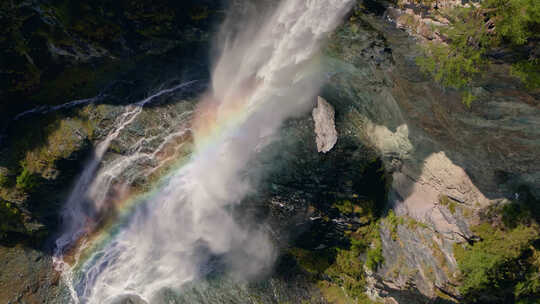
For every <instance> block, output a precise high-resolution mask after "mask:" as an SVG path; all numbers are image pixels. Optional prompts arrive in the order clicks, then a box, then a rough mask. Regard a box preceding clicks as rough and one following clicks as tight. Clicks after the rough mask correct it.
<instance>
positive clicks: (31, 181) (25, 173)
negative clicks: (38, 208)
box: [16, 166, 38, 192]
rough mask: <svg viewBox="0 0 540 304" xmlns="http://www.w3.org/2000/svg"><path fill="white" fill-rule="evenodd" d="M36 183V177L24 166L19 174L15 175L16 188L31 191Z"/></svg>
mask: <svg viewBox="0 0 540 304" xmlns="http://www.w3.org/2000/svg"><path fill="white" fill-rule="evenodd" d="M37 185H38V181H37V177H36V176H35V175H34V174H33V173H32V172H30V170H28V168H27V167H26V166H23V169H22V172H21V174H19V176H17V184H16V186H17V189H21V190H24V191H28V192H29V191H32V190H33V189H34V188H35V187H36V186H37Z"/></svg>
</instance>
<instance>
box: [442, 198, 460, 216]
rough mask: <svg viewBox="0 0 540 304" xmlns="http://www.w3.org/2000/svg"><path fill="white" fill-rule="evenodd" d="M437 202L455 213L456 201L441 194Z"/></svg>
mask: <svg viewBox="0 0 540 304" xmlns="http://www.w3.org/2000/svg"><path fill="white" fill-rule="evenodd" d="M439 203H440V204H441V205H443V206H445V207H446V208H448V210H450V213H452V214H455V213H456V208H457V203H456V202H455V201H454V200H453V199H451V198H449V197H448V196H446V195H441V197H440V198H439Z"/></svg>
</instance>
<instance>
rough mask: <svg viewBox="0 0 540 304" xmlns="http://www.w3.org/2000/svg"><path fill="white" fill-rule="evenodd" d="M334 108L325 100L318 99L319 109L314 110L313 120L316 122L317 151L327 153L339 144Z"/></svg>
mask: <svg viewBox="0 0 540 304" xmlns="http://www.w3.org/2000/svg"><path fill="white" fill-rule="evenodd" d="M334 116H335V111H334V107H332V105H331V104H329V103H328V102H327V101H326V100H324V98H322V97H320V96H319V97H318V98H317V107H316V108H315V109H313V120H314V121H315V134H317V138H316V141H317V151H319V152H322V153H326V152H328V151H330V150H332V148H333V147H334V145H335V144H336V142H337V131H336V123H335V121H334Z"/></svg>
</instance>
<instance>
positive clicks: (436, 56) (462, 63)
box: [417, 0, 540, 106]
mask: <svg viewBox="0 0 540 304" xmlns="http://www.w3.org/2000/svg"><path fill="white" fill-rule="evenodd" d="M445 17H447V18H448V19H449V20H450V22H451V26H449V27H442V28H439V30H440V32H441V34H442V35H443V36H444V37H446V40H447V41H446V43H440V42H428V43H426V45H425V49H424V54H425V55H424V56H421V57H419V58H417V64H418V66H419V67H420V69H421V70H422V71H423V72H425V73H427V74H429V75H431V76H433V78H434V79H435V81H437V82H439V83H440V84H441V85H443V86H445V87H451V88H455V89H458V90H461V91H462V94H463V98H462V101H463V103H464V104H466V105H467V106H470V105H471V103H472V102H473V101H474V99H475V96H474V95H473V94H472V93H471V84H472V81H473V80H474V79H475V78H477V77H479V76H481V75H482V74H483V72H484V71H485V70H486V69H487V67H488V65H489V60H488V59H487V56H486V54H487V52H488V51H489V50H491V49H493V48H495V47H500V46H501V45H503V46H507V47H514V46H515V47H519V45H523V44H525V43H527V42H528V41H531V40H534V39H538V38H539V37H540V1H537V0H486V1H483V2H482V4H481V6H479V7H475V6H471V7H469V8H463V7H460V8H456V9H454V10H452V11H451V12H450V13H449V14H448V15H447V16H445ZM512 74H513V75H515V76H517V77H519V78H520V79H521V80H522V81H523V82H524V83H525V84H526V85H527V87H529V88H537V87H539V83H540V81H539V79H540V76H539V75H540V72H539V69H538V61H537V59H532V60H530V61H523V62H519V63H517V64H515V65H514V66H513V69H512Z"/></svg>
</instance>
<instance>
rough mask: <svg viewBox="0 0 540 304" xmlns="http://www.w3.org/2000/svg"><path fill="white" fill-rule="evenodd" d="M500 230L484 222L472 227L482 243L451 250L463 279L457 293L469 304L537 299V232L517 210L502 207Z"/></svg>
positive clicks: (532, 224)
mask: <svg viewBox="0 0 540 304" xmlns="http://www.w3.org/2000/svg"><path fill="white" fill-rule="evenodd" d="M502 212H503V223H506V224H505V225H503V226H500V225H497V223H496V222H493V223H490V222H485V223H482V224H480V225H478V226H475V227H472V231H473V232H474V234H475V235H477V236H478V237H479V238H480V239H481V241H478V242H476V243H474V244H473V245H466V246H460V245H456V246H455V248H454V255H455V258H456V260H457V262H458V267H459V270H460V272H461V275H462V284H461V286H460V287H459V290H460V292H461V293H462V295H463V296H464V298H465V299H466V301H468V302H477V301H490V300H494V299H508V297H512V298H515V300H516V301H517V302H520V301H522V302H523V301H525V302H523V303H528V302H526V300H527V299H528V298H530V297H534V296H540V293H539V292H540V289H539V284H538V283H537V281H538V277H539V266H540V262H539V260H538V256H539V255H540V254H539V252H538V248H537V247H535V245H534V244H536V246H537V245H538V243H537V242H538V240H539V239H540V237H539V235H540V234H539V229H538V225H537V224H536V223H534V222H530V219H529V218H528V217H527V214H526V212H525V211H524V210H522V209H520V207H516V206H515V205H507V206H505V207H503V211H502Z"/></svg>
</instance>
